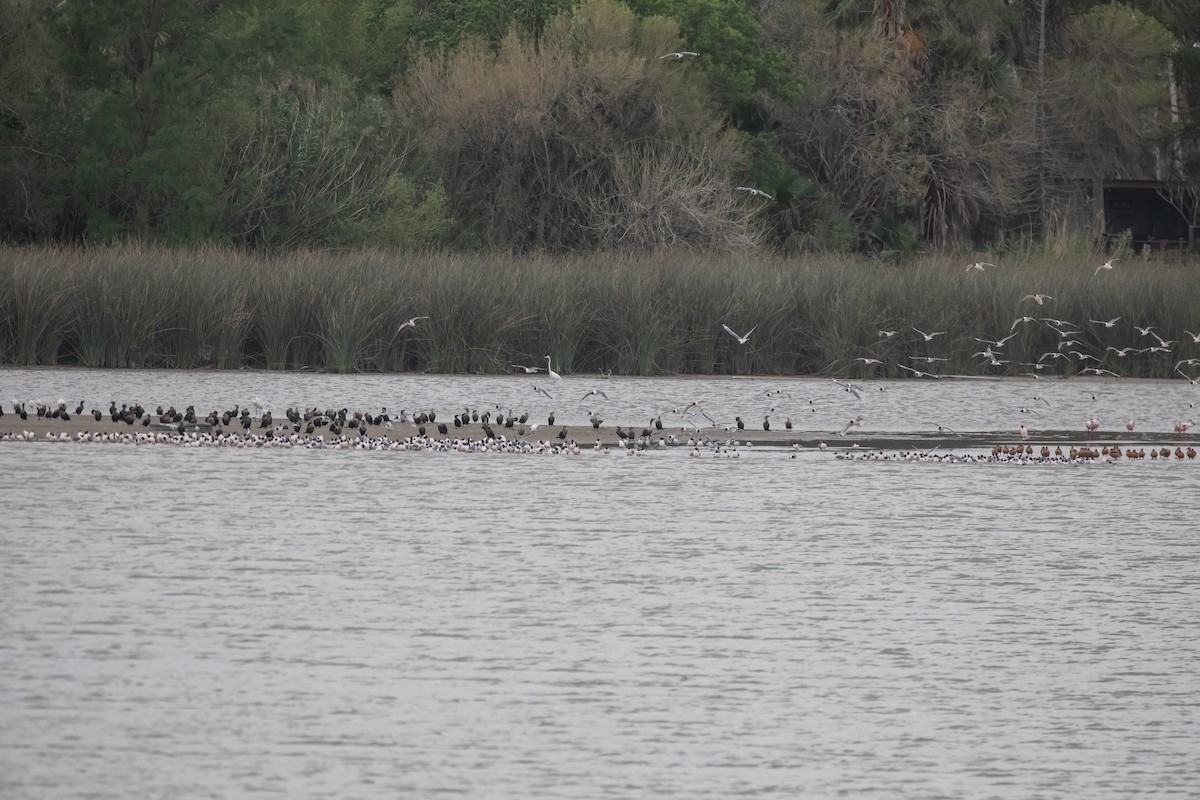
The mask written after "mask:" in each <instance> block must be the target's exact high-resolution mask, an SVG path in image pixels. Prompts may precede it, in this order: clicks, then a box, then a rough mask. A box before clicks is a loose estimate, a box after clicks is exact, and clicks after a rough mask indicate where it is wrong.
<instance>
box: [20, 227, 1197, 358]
mask: <svg viewBox="0 0 1200 800" xmlns="http://www.w3.org/2000/svg"><path fill="white" fill-rule="evenodd" d="M972 260H973V259H972ZM992 260H994V261H996V262H997V263H996V266H995V267H991V268H989V269H988V270H987V271H986V272H983V273H980V272H974V271H972V272H966V271H965V270H964V267H965V265H966V263H967V261H968V259H965V258H964V259H960V258H951V257H930V258H926V259H920V260H915V261H912V262H909V263H904V264H890V263H885V262H881V261H877V260H871V259H866V258H856V257H835V256H830V257H813V258H804V259H793V260H776V259H771V258H742V259H736V258H730V257H716V256H696V255H691V254H670V255H659V256H646V257H640V258H633V257H628V256H624V257H618V256H606V255H593V256H584V257H570V258H551V257H547V256H533V257H527V256H510V255H496V254H465V255H464V254H458V255H449V254H427V255H412V254H398V253H386V252H380V251H359V252H351V253H311V252H305V253H294V254H289V255H284V256H275V257H269V258H268V257H253V256H249V255H246V254H244V253H240V252H237V251H233V250H229V249H221V248H208V249H198V250H186V251H183V250H168V249H158V248H151V247H137V246H125V247H115V248H106V249H59V248H40V249H39V248H0V312H2V314H0V361H2V362H3V363H5V364H16V365H39V364H41V365H53V364H79V365H85V366H95V367H177V368H197V367H201V368H205V367H211V368H218V369H229V368H241V367H249V368H262V369H314V370H328V371H337V372H378V371H405V370H422V371H428V372H455V373H495V372H508V371H511V370H512V369H513V367H512V366H511V365H513V364H525V365H529V366H544V364H545V361H544V359H545V356H546V355H550V356H551V358H552V360H553V363H554V367H555V369H556V370H558V371H559V372H563V373H572V372H607V371H610V370H611V371H612V372H614V373H617V374H634V375H650V374H769V375H790V374H827V375H837V376H849V377H855V378H868V377H904V376H906V375H908V374H909V373H906V372H905V371H904V370H902V369H900V367H899V366H898V364H903V365H906V366H914V367H916V368H918V369H922V370H924V371H927V372H934V373H947V374H951V373H952V374H979V375H1013V374H1020V373H1025V372H1032V371H1034V368H1033V367H1031V366H1029V365H1031V364H1036V363H1038V361H1039V359H1042V361H1043V363H1046V361H1054V359H1053V358H1052V357H1051V358H1045V357H1044V356H1043V354H1045V353H1048V352H1057V351H1058V350H1059V349H1060V345H1061V346H1062V350H1063V352H1066V351H1067V350H1074V351H1075V353H1076V355H1075V356H1073V357H1072V359H1071V363H1070V364H1067V363H1065V360H1064V362H1063V363H1055V364H1054V365H1053V366H1052V367H1050V368H1049V370H1050V371H1053V372H1054V373H1056V374H1072V373H1074V372H1078V371H1080V370H1082V369H1083V368H1084V367H1089V366H1092V367H1094V366H1102V367H1104V368H1107V369H1111V370H1113V371H1114V372H1117V373H1119V374H1121V375H1127V376H1141V377H1171V376H1177V375H1178V372H1177V371H1176V369H1175V366H1176V364H1177V363H1178V362H1179V361H1180V360H1181V359H1185V358H1200V344H1197V343H1195V342H1193V341H1192V337H1190V336H1186V335H1185V334H1184V331H1185V330H1188V331H1193V332H1200V290H1198V289H1197V285H1198V283H1197V280H1196V278H1197V267H1198V266H1200V264H1198V262H1197V260H1196V259H1194V258H1193V259H1191V260H1188V259H1186V258H1176V259H1173V260H1162V259H1159V258H1157V257H1156V256H1147V257H1146V258H1134V257H1129V258H1126V259H1124V260H1121V261H1119V262H1118V264H1117V268H1116V269H1114V270H1111V271H1107V270H1106V271H1102V272H1100V273H1099V274H1094V273H1095V268H1096V266H1097V265H1098V264H1099V263H1100V261H1101V260H1102V259H1098V258H1097V257H1095V255H1094V254H1091V253H1086V252H1084V253H1081V254H1080V253H1076V254H1071V253H1065V254H1052V255H1047V256H1041V257H1034V256H1029V257H1025V258H1022V259H1020V260H1018V259H1017V258H1013V259H1011V260H1006V259H1003V258H993V259H992ZM1039 293H1040V294H1047V295H1050V296H1052V297H1053V299H1052V300H1047V301H1046V302H1045V305H1042V306H1039V305H1037V304H1036V303H1034V302H1033V301H1032V300H1029V299H1022V298H1024V297H1025V296H1026V295H1030V294H1039ZM1026 315H1029V316H1033V317H1037V318H1038V321H1037V322H1035V323H1029V324H1023V323H1016V324H1015V325H1014V320H1017V319H1018V318H1020V317H1022V316H1026ZM418 316H424V317H428V319H425V320H421V321H420V322H419V323H418V324H417V326H416V327H415V328H407V327H406V328H401V324H402V323H403V322H405V321H406V320H408V319H409V318H411V317H418ZM1116 317H1120V319H1119V320H1117V322H1116V323H1114V324H1113V325H1112V327H1106V326H1104V325H1102V324H1099V323H1098V322H1092V321H1091V320H1105V321H1106V320H1111V319H1113V318H1116ZM1047 318H1053V319H1059V320H1064V321H1066V322H1069V323H1071V325H1070V326H1065V327H1063V328H1062V330H1065V331H1068V335H1064V334H1063V333H1060V331H1059V330H1055V328H1054V327H1052V326H1051V325H1050V324H1047V323H1046V321H1045V320H1046V319H1047ZM723 322H724V323H727V324H729V326H730V327H732V328H733V329H734V330H736V331H738V332H740V333H745V332H747V331H749V330H750V329H751V328H754V333H753V334H752V335H751V337H750V340H749V342H748V343H747V344H746V345H739V344H738V343H737V342H736V341H735V340H734V339H733V338H732V337H730V336H729V335H728V334H726V333H725V332H724V331H723V330H722V328H721V324H722V323H723ZM1139 326H1140V327H1142V328H1144V327H1146V326H1151V327H1153V328H1154V330H1155V332H1156V333H1157V334H1158V335H1159V336H1161V337H1163V338H1164V339H1167V340H1174V341H1175V343H1174V344H1172V345H1171V346H1170V352H1144V353H1133V352H1131V353H1129V354H1128V355H1126V356H1118V355H1116V353H1115V352H1114V351H1113V350H1109V349H1108V348H1110V347H1112V348H1124V347H1133V348H1137V349H1139V350H1141V349H1143V348H1148V347H1150V346H1151V345H1156V344H1158V342H1157V340H1156V339H1154V337H1153V334H1149V335H1146V336H1143V335H1141V334H1140V333H1139V331H1138V330H1137V327H1139ZM916 329H920V330H922V331H927V332H934V331H945V333H944V334H942V335H940V336H937V337H936V338H935V339H933V340H932V341H930V342H926V341H924V339H923V337H921V336H920V335H919V334H918V333H917V332H916ZM881 330H896V331H898V332H899V333H898V334H897V335H896V336H894V337H890V338H887V337H881V336H880V335H879V331H881ZM1072 331H1073V332H1072ZM1010 333H1013V334H1016V335H1015V336H1013V338H1012V339H1011V340H1009V341H1008V342H1006V343H1005V345H1004V346H1003V347H1002V348H995V349H996V350H1000V351H1002V354H1001V355H1000V358H1001V360H1004V361H1007V362H1008V363H1006V364H1004V365H1002V366H999V367H997V366H992V365H989V364H988V363H987V362H986V361H985V360H984V359H981V358H980V357H979V356H977V355H974V354H975V353H978V352H980V351H981V350H983V349H984V347H985V344H984V343H983V342H981V341H979V340H980V339H982V340H992V341H998V340H1000V339H1001V338H1003V337H1005V336H1008V335H1009V334H1010ZM1068 342H1071V344H1066V343H1068ZM1080 354H1083V355H1088V356H1091V357H1092V358H1090V359H1083V358H1080V357H1079V355H1080ZM921 356H929V357H932V358H936V359H946V360H945V361H942V360H938V361H935V362H933V363H931V364H928V363H924V362H920V361H917V360H914V357H921ZM862 357H869V358H878V359H882V360H883V361H884V365H883V366H880V365H871V366H864V365H863V364H862V363H861V362H860V361H857V360H856V359H858V358H862ZM1190 374H1194V371H1193V372H1192V373H1190Z"/></svg>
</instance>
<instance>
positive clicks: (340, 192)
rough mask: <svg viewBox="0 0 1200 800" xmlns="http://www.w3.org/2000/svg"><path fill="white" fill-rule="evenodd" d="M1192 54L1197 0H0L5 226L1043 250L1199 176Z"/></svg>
mask: <svg viewBox="0 0 1200 800" xmlns="http://www.w3.org/2000/svg"><path fill="white" fill-rule="evenodd" d="M1197 43H1200V0H1137V1H1136V2H1131V3H1113V2H1095V1H1094V0H760V1H759V2H753V0H624V1H623V2H619V1H618V0H583V1H582V2H579V1H578V0H544V1H543V2H534V0H479V1H478V2H470V3H466V2H456V1H455V0H0V241H7V242H13V243H53V244H79V243H106V242H113V241H130V240H132V241H138V242H148V243H159V244H168V245H190V244H198V243H224V244H229V245H233V246H236V247H239V248H244V249H247V250H258V251H271V252H275V251H284V250H290V249H296V248H327V247H348V246H372V247H388V248H390V247H395V248H403V249H427V248H429V249H432V248H436V249H446V250H456V249H460V250H477V249H498V250H503V251H507V252H526V251H535V250H536V251H544V252H570V251H590V250H605V251H635V252H636V251H653V250H661V249H681V248H682V249H691V250H697V251H718V252H732V251H742V252H744V251H749V250H756V249H757V250H765V251H771V252H778V253H784V254H788V253H798V252H808V251H855V250H887V251H900V252H904V251H911V250H913V249H915V248H916V247H918V245H925V246H928V247H932V248H938V249H955V248H959V247H967V246H975V247H979V246H989V247H994V248H997V249H1012V248H1014V247H1031V246H1032V247H1037V246H1041V245H1043V244H1045V243H1046V242H1047V241H1051V240H1054V239H1056V238H1057V239H1061V238H1062V237H1072V236H1080V237H1094V236H1096V235H1097V234H1098V233H1099V231H1098V230H1097V214H1096V211H1097V208H1096V203H1097V202H1099V192H1098V189H1099V187H1100V185H1101V181H1103V179H1104V178H1105V177H1108V176H1112V175H1114V174H1120V173H1122V172H1124V173H1126V174H1131V173H1139V172H1141V171H1142V168H1141V167H1140V166H1137V165H1139V164H1141V163H1143V162H1145V161H1146V160H1147V159H1150V160H1153V159H1155V158H1157V159H1158V162H1159V164H1160V166H1161V165H1162V164H1164V163H1165V164H1166V171H1167V172H1168V173H1173V174H1182V175H1184V176H1185V182H1184V183H1183V188H1184V190H1188V191H1194V187H1195V186H1197V185H1200V164H1197V163H1194V162H1190V163H1189V158H1188V154H1189V152H1193V151H1189V150H1188V149H1186V148H1184V147H1182V146H1180V145H1179V143H1180V142H1184V141H1187V140H1188V138H1189V137H1195V136H1196V134H1197V132H1198V130H1200V114H1198V113H1197V111H1196V110H1200V47H1198V46H1197ZM682 51H692V52H695V53H698V54H699V55H697V56H694V57H693V56H683V57H681V58H673V57H669V58H662V57H661V56H663V55H665V54H668V53H676V52H682ZM1189 176H1190V179H1191V180H1190V182H1187V181H1186V178H1187V177H1189ZM738 186H753V187H757V188H759V189H761V190H763V191H764V192H766V193H768V194H769V195H771V196H772V198H773V199H770V200H768V199H766V198H764V197H762V196H756V195H752V194H750V193H748V192H738V191H736V187H738Z"/></svg>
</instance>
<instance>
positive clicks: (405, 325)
mask: <svg viewBox="0 0 1200 800" xmlns="http://www.w3.org/2000/svg"><path fill="white" fill-rule="evenodd" d="M423 319H429V317H413V318H412V319H410V320H409V321H408V322H405V323H402V324H401V325H400V327H399V328H396V333H399V332H400V331H402V330H404V329H405V328H415V327H417V322H418V321H419V320H423Z"/></svg>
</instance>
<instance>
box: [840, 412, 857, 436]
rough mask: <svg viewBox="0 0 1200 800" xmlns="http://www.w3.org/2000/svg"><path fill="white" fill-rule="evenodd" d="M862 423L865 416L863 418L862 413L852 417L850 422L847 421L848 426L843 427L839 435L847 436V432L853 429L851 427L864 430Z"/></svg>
mask: <svg viewBox="0 0 1200 800" xmlns="http://www.w3.org/2000/svg"><path fill="white" fill-rule="evenodd" d="M862 424H863V418H862V416H861V415H860V416H857V417H855V418H854V419H852V420H850V421H849V422H847V423H846V427H844V428H842V431H841V433H840V434H839V435H840V436H845V435H846V434H847V433H849V432H850V429H851V428H854V429H856V430H860V431H861V430H862Z"/></svg>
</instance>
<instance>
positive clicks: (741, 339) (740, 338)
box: [721, 322, 758, 344]
mask: <svg viewBox="0 0 1200 800" xmlns="http://www.w3.org/2000/svg"><path fill="white" fill-rule="evenodd" d="M721 327H722V328H724V329H725V332H726V333H728V334H729V335H730V336H732V337H733V338H735V339H737V343H738V344H745V343H746V342H747V341H748V340H749V339H750V334H752V333H754V332H755V331H756V330H758V326H757V325H755V326H754V327H753V328H751V329H750V330H748V331H747V332H746V335H745V336H739V335H738V334H737V332H736V331H735V330H734V329H733V328H731V327H729V326H728V325H726V324H725V323H724V322H722V323H721Z"/></svg>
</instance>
